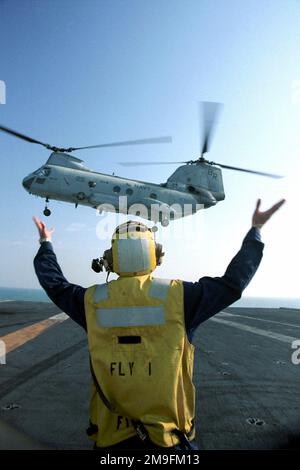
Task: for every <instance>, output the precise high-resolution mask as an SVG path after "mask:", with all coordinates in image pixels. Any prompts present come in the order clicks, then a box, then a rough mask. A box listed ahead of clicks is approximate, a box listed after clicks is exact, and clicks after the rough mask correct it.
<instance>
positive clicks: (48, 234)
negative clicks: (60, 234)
mask: <svg viewBox="0 0 300 470" xmlns="http://www.w3.org/2000/svg"><path fill="white" fill-rule="evenodd" d="M32 219H33V221H34V223H35V225H36V226H37V229H38V231H39V234H40V238H41V239H43V238H47V239H48V240H51V238H52V233H53V232H54V230H55V229H54V228H51V229H47V227H46V225H45V223H44V222H43V221H42V220H40V219H38V218H37V217H35V216H34V217H32Z"/></svg>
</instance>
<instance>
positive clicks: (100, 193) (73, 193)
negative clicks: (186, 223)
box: [0, 102, 281, 226]
mask: <svg viewBox="0 0 300 470" xmlns="http://www.w3.org/2000/svg"><path fill="white" fill-rule="evenodd" d="M201 106H202V111H203V114H204V116H203V122H204V125H203V138H202V144H201V148H200V157H198V158H197V159H195V160H188V161H182V162H123V163H120V164H121V165H124V166H134V165H156V164H180V166H179V167H178V168H177V169H176V170H175V171H174V172H173V173H172V174H171V176H170V177H169V178H168V179H167V181H166V182H164V183H161V184H156V183H149V182H145V181H139V180H135V179H128V178H123V177H119V176H115V175H114V174H113V175H109V174H104V173H99V172H96V171H92V170H90V169H89V168H87V167H85V166H84V161H83V160H81V159H79V158H77V157H75V156H73V155H70V154H71V153H72V152H73V151H78V150H85V149H95V148H105V147H116V146H125V145H142V144H160V143H170V142H172V138H171V137H170V136H164V137H153V138H147V139H139V140H129V141H121V142H112V143H107V144H99V145H90V146H86V147H68V148H60V147H56V146H53V145H50V144H46V143H44V142H41V141H39V140H36V139H33V138H32V137H28V136H27V135H25V134H21V133H20V132H17V131H14V130H13V129H10V128H8V127H5V126H1V125H0V130H1V131H3V132H5V133H8V134H10V135H12V136H14V137H17V138H19V139H22V140H25V141H27V142H30V143H34V144H38V145H42V146H43V147H45V148H46V149H47V150H51V151H52V153H51V155H50V156H49V158H48V160H47V161H46V163H45V164H44V165H43V166H42V167H40V168H38V169H37V170H35V171H33V172H32V173H30V174H29V175H27V176H26V177H25V178H24V179H23V183H22V184H23V187H24V189H25V190H26V191H27V192H28V193H29V194H33V195H36V196H39V197H41V198H44V199H45V201H46V205H45V209H44V212H43V213H44V215H45V216H46V217H48V216H50V214H51V210H50V209H49V208H48V203H49V201H50V200H58V201H63V202H69V203H73V204H75V208H77V207H78V205H83V206H89V207H92V208H94V209H97V210H98V211H99V213H101V212H103V211H107V212H121V213H124V214H132V215H136V216H139V217H141V218H144V219H148V220H151V221H153V222H154V223H157V222H160V223H161V225H162V226H167V225H168V224H169V221H170V220H173V219H176V218H181V217H185V216H187V215H191V214H194V213H196V212H197V211H198V210H200V209H203V208H204V209H207V208H209V207H212V206H215V205H216V204H217V203H218V202H219V201H222V200H224V199H225V192H224V186H223V179H222V170H221V168H224V169H229V170H236V171H242V172H247V173H253V174H257V175H262V176H267V177H271V178H281V176H279V175H274V174H270V173H264V172H260V171H255V170H249V169H245V168H238V167H234V166H229V165H224V164H220V163H215V162H212V161H209V160H207V159H206V158H204V155H205V154H206V153H208V151H209V149H210V142H211V136H212V132H213V129H214V127H215V123H216V120H217V116H218V113H219V109H220V106H221V105H220V103H213V102H203V103H202V104H201Z"/></svg>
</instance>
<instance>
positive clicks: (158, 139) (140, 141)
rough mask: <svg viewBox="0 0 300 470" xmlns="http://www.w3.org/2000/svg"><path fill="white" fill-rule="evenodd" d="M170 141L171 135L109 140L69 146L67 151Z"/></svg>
mask: <svg viewBox="0 0 300 470" xmlns="http://www.w3.org/2000/svg"><path fill="white" fill-rule="evenodd" d="M170 142H172V137H171V136H164V137H151V138H148V139H138V140H125V141H121V142H111V143H108V144H99V145H89V146H87V147H71V148H70V149H68V151H69V152H73V150H84V149H95V148H103V147H119V146H122V145H143V144H164V143H170Z"/></svg>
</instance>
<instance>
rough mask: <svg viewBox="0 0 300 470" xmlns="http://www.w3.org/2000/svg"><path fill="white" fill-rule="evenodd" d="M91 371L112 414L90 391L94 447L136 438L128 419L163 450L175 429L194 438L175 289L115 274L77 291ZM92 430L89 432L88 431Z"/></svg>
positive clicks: (186, 352) (179, 288)
mask: <svg viewBox="0 0 300 470" xmlns="http://www.w3.org/2000/svg"><path fill="white" fill-rule="evenodd" d="M85 313H86V320H87V333H88V342H89V351H90V355H91V361H92V366H93V369H94V373H95V376H96V378H97V381H98V383H99V385H100V387H101V389H102V391H103V393H104V395H105V397H106V398H107V399H108V401H109V402H110V403H111V404H113V406H115V408H116V409H117V413H113V412H111V411H109V409H108V408H107V407H106V406H105V405H104V403H103V401H102V399H101V398H100V397H99V395H98V393H97V391H96V389H95V386H94V385H93V386H92V397H91V404H90V419H91V422H92V423H93V424H95V425H96V426H97V427H98V429H97V428H96V427H95V433H94V434H93V435H92V436H90V438H91V439H92V440H94V441H95V442H96V444H97V446H98V447H106V446H111V445H114V444H117V443H119V442H121V441H123V440H125V439H128V438H130V437H133V436H135V435H136V431H135V429H134V427H133V425H132V423H131V420H132V419H133V420H139V421H141V422H142V423H143V425H144V426H145V428H146V430H147V432H148V434H149V437H150V439H151V441H152V442H153V443H154V444H156V445H159V446H163V447H171V446H174V445H176V444H178V443H179V442H180V439H179V437H178V436H177V435H176V434H175V433H174V432H173V430H174V429H175V430H176V429H177V430H180V431H182V432H183V433H185V434H186V435H188V436H189V439H190V440H192V439H193V438H194V430H193V418H194V414H195V391H194V385H193V383H192V375H193V363H194V347H193V346H192V345H191V344H190V343H189V341H188V339H187V335H186V331H185V321H184V304H183V284H182V282H181V281H174V280H172V281H169V280H163V279H154V278H153V277H152V276H151V275H145V276H137V277H120V278H118V279H117V280H114V281H111V282H109V283H107V284H101V285H96V286H92V287H90V288H89V289H87V291H86V294H85ZM96 429H97V430H96Z"/></svg>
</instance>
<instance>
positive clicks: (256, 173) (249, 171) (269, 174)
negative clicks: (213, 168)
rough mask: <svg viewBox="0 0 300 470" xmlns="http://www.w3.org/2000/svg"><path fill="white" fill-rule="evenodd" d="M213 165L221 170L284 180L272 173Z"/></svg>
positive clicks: (219, 164) (213, 163)
mask: <svg viewBox="0 0 300 470" xmlns="http://www.w3.org/2000/svg"><path fill="white" fill-rule="evenodd" d="M210 163H211V164H212V165H218V166H220V167H221V168H225V169H226V170H236V171H244V172H245V173H253V174H254V175H261V176H267V177H269V178H277V179H279V178H283V176H281V175H274V174H272V173H264V172H263V171H255V170H247V169H246V168H238V167H236V166H229V165H222V164H221V163H215V162H210Z"/></svg>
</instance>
